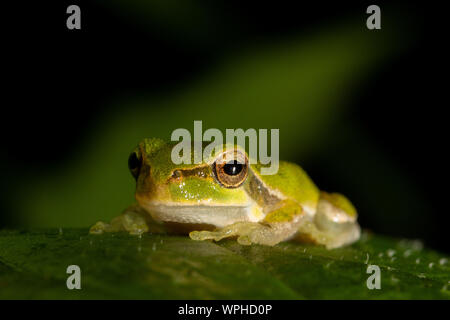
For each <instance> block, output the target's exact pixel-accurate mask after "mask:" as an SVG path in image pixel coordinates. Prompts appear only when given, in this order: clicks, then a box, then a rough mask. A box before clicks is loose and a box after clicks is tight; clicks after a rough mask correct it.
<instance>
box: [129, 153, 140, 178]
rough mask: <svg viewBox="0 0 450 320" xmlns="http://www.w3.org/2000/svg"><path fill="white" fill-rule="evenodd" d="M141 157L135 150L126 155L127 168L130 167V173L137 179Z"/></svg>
mask: <svg viewBox="0 0 450 320" xmlns="http://www.w3.org/2000/svg"><path fill="white" fill-rule="evenodd" d="M141 164H142V159H141V158H140V157H139V156H138V155H137V153H136V152H132V153H131V154H130V156H129V157H128V169H130V172H131V174H132V175H133V177H134V178H135V179H136V180H137V177H138V176H139V171H140V170H141Z"/></svg>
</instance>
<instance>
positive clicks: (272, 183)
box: [90, 138, 360, 249]
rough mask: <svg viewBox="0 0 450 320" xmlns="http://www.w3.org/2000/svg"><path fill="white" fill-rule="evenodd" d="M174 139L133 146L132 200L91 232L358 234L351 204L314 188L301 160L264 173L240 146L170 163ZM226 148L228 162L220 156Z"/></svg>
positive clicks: (329, 240)
mask: <svg viewBox="0 0 450 320" xmlns="http://www.w3.org/2000/svg"><path fill="white" fill-rule="evenodd" d="M174 145H175V143H172V142H165V141H163V140H161V139H157V138H152V139H145V140H143V141H142V142H141V143H140V144H139V145H138V147H137V148H136V149H135V150H134V151H133V152H132V153H131V155H130V157H129V160H128V165H129V169H130V171H131V174H132V175H133V177H134V178H135V179H136V194H135V197H136V200H137V204H134V205H132V206H130V207H129V208H127V209H126V210H125V211H124V212H123V213H122V214H121V215H120V216H118V217H116V218H114V219H113V220H112V221H111V222H110V223H104V222H97V223H96V224H95V225H94V226H92V227H91V229H90V233H94V234H98V233H103V232H115V231H127V232H129V233H130V234H142V233H144V232H154V233H156V232H158V233H159V232H169V233H189V236H190V238H191V239H193V240H215V241H219V240H221V239H224V238H231V237H232V238H236V239H237V241H238V242H239V243H240V244H242V245H250V244H252V243H255V244H262V245H269V246H273V245H275V244H277V243H279V242H281V241H286V240H291V239H296V240H301V241H307V242H312V243H315V244H319V245H324V246H326V247H327V248H329V249H330V248H337V247H341V246H343V245H347V244H350V243H353V242H354V241H356V240H358V239H359V237H360V227H359V225H358V223H357V213H356V210H355V208H354V206H353V205H352V204H351V202H350V201H349V200H348V199H347V198H346V197H344V196H343V195H341V194H339V193H326V192H323V191H320V190H319V189H318V188H317V187H316V185H315V184H314V183H313V182H312V180H311V179H310V178H309V177H308V175H307V174H306V173H305V171H304V170H303V169H302V168H301V167H300V166H298V165H296V164H294V163H290V162H285V161H280V162H279V169H278V173H277V174H274V175H262V174H261V168H262V166H261V165H260V164H258V163H256V164H252V162H251V161H249V159H248V155H247V153H246V152H245V150H242V149H241V148H240V147H238V146H231V147H230V146H225V147H224V148H223V152H222V153H221V154H215V153H214V152H211V155H210V156H209V157H206V159H205V158H204V159H203V162H202V163H197V164H180V165H175V164H174V163H173V162H172V161H171V150H172V148H173V146H174ZM230 154H231V156H232V159H233V160H231V161H224V160H223V159H230V158H229V156H230Z"/></svg>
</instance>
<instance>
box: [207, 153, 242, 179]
mask: <svg viewBox="0 0 450 320" xmlns="http://www.w3.org/2000/svg"><path fill="white" fill-rule="evenodd" d="M213 169H214V174H215V176H216V179H217V181H218V182H219V183H220V184H221V185H222V186H224V187H225V188H237V187H239V186H241V185H242V184H243V183H244V182H245V179H247V175H248V159H247V157H246V156H245V155H243V154H242V153H240V152H235V153H234V155H233V156H231V158H230V155H229V154H228V155H222V156H221V157H220V158H219V159H217V160H216V162H214V168H213Z"/></svg>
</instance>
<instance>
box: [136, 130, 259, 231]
mask: <svg viewBox="0 0 450 320" xmlns="http://www.w3.org/2000/svg"><path fill="white" fill-rule="evenodd" d="M175 144H176V143H172V142H165V141H163V140H161V139H145V140H143V141H142V142H141V143H140V144H139V146H138V147H137V148H136V149H135V150H134V151H133V152H132V153H131V155H130V157H129V160H128V165H129V169H130V171H131V173H132V175H133V176H134V178H135V179H136V200H137V201H138V203H139V204H140V206H142V207H143V208H145V209H146V210H147V211H149V213H150V214H151V215H152V216H153V218H155V219H156V220H160V221H166V222H178V223H191V224H197V223H201V224H210V225H215V226H223V225H226V224H228V223H230V221H231V220H233V219H236V218H239V217H242V216H247V213H248V210H251V206H252V204H253V202H252V199H251V198H250V197H249V195H248V194H247V192H246V191H245V188H244V186H245V183H246V180H247V177H248V173H249V161H248V157H247V154H246V153H245V151H244V150H242V149H241V148H239V147H235V146H229V145H228V146H227V145H225V146H224V148H223V149H222V152H220V153H216V152H214V150H212V152H211V154H210V155H209V156H208V157H207V158H206V159H203V161H202V162H201V163H193V161H191V163H192V164H178V165H176V164H174V163H173V161H172V159H171V154H172V149H173V147H174V146H175ZM192 150H193V148H192ZM192 157H193V152H192Z"/></svg>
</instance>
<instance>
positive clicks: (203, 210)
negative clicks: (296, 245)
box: [141, 202, 252, 227]
mask: <svg viewBox="0 0 450 320" xmlns="http://www.w3.org/2000/svg"><path fill="white" fill-rule="evenodd" d="M141 205H142V206H143V207H144V208H145V209H146V210H147V211H148V212H149V213H150V214H151V216H152V217H153V219H155V220H157V221H162V222H176V223H190V224H208V225H213V226H216V227H224V226H227V225H230V224H232V223H234V222H238V221H249V220H250V218H249V214H248V213H249V210H250V209H251V206H252V205H251V204H249V205H226V206H214V205H207V204H202V205H184V204H183V205H180V204H175V203H174V204H171V203H164V204H162V203H155V202H150V203H146V204H141Z"/></svg>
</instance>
